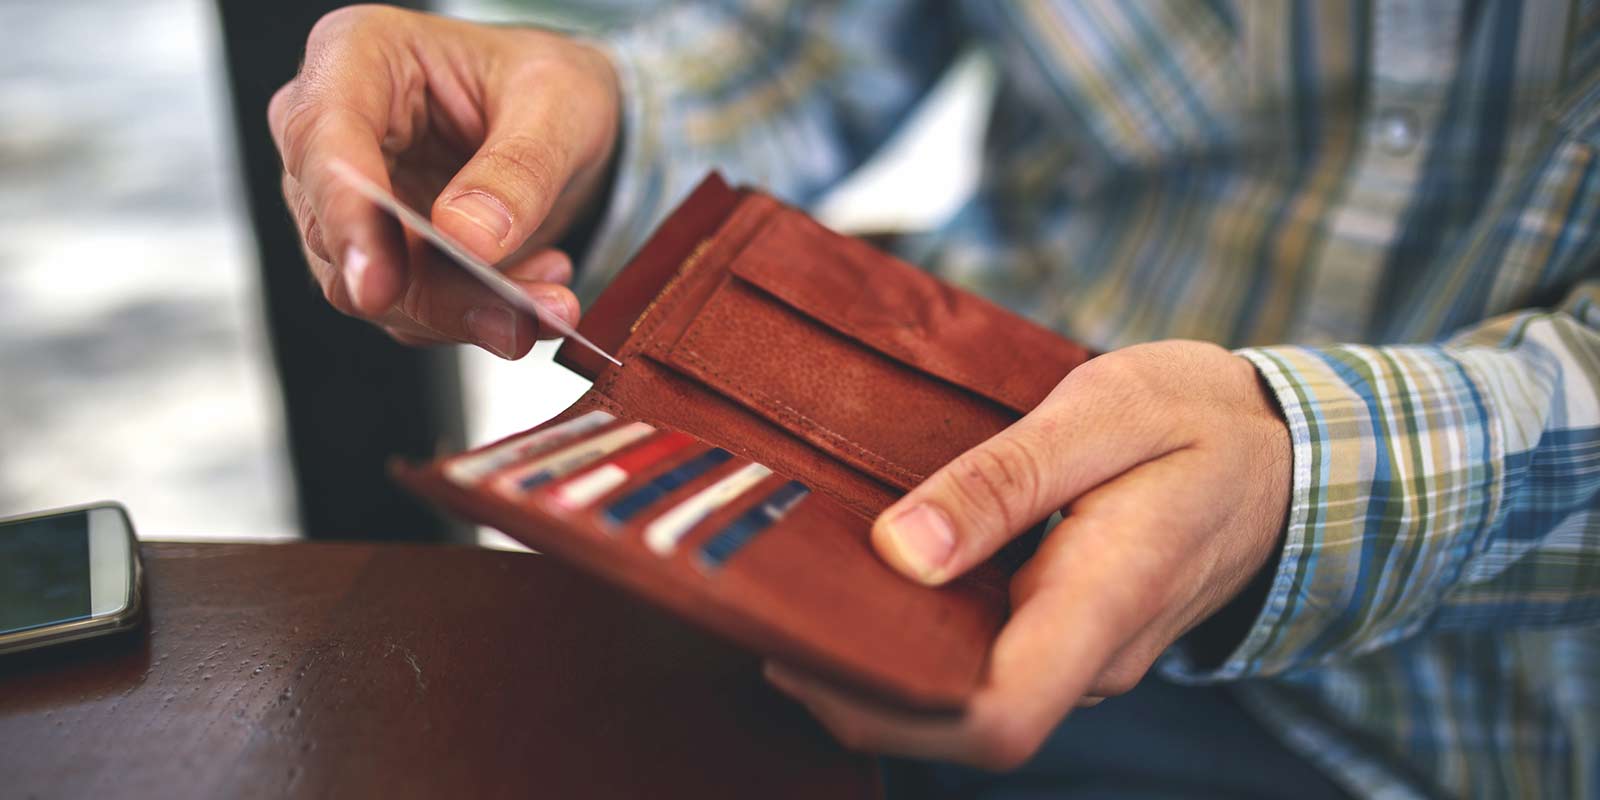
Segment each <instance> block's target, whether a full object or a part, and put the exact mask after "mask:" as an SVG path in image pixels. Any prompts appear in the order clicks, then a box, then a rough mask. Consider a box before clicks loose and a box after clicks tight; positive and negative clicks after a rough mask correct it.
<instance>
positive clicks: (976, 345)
mask: <svg viewBox="0 0 1600 800" xmlns="http://www.w3.org/2000/svg"><path fill="white" fill-rule="evenodd" d="M819 247H820V248H824V249H825V251H826V252H821V253H819V252H817V251H818V249H819ZM730 269H731V270H732V271H733V273H734V274H735V275H738V276H739V277H741V278H743V279H745V280H747V281H749V282H750V283H752V284H755V285H756V286H759V287H761V289H763V290H765V291H766V292H769V293H770V294H772V295H773V296H774V297H777V298H779V299H780V300H782V301H783V302H785V303H787V304H789V305H791V306H794V307H795V308H796V309H798V310H800V311H801V312H803V313H805V314H806V315H807V316H809V317H811V318H813V319H815V320H817V321H819V322H822V323H823V324H825V325H827V326H828V327H830V328H832V329H833V330H835V331H837V332H839V333H842V334H844V335H846V336H849V337H850V338H852V339H855V340H856V341H859V342H861V343H862V344H864V345H866V346H868V347H871V348H873V349H875V350H878V351H879V352H881V353H884V354H885V355H888V356H891V357H893V358H894V359H896V360H899V361H902V362H904V363H906V364H909V365H911V366H914V367H916V368H918V369H920V370H922V371H924V372H926V373H928V374H930V375H934V376H936V377H939V378H942V379H944V380H946V381H949V382H950V383H953V384H955V385H957V386H960V387H962V388H964V389H967V390H968V391H972V392H975V393H977V394H980V395H983V396H984V397H987V398H989V399H990V400H993V401H995V402H997V403H1000V404H1002V405H1004V406H1006V407H1008V408H1010V409H1011V410H1012V411H1015V412H1016V413H1018V414H1025V413H1027V412H1029V411H1031V410H1033V408H1034V406H1037V405H1038V404H1039V402H1040V401H1041V400H1043V399H1044V398H1045V396H1046V395H1047V394H1049V393H1050V390H1051V389H1053V388H1055V385H1056V384H1057V383H1059V382H1060V381H1061V379H1062V378H1064V377H1066V374H1067V372H1068V371H1070V370H1071V369H1072V368H1074V367H1076V366H1077V365H1079V364H1081V363H1083V362H1084V361H1085V360H1086V359H1087V358H1088V356H1089V353H1088V351H1087V350H1085V349H1084V348H1082V347H1080V346H1078V345H1076V344H1073V343H1072V342H1070V341H1068V340H1067V339H1065V338H1062V337H1061V336H1060V335H1058V334H1055V333H1053V332H1051V331H1049V330H1047V329H1045V328H1043V327H1040V326H1039V325H1036V324H1034V323H1032V322H1030V321H1028V320H1026V319H1023V318H1022V317H1019V316H1017V315H1016V314H1013V313H1011V312H1010V311H1007V310H1005V309H1003V308H1001V307H999V306H997V305H995V304H993V303H991V302H989V301H987V300H985V299H983V298H981V297H978V296H977V295H975V294H972V293H970V292H965V291H962V290H960V289H957V288H955V287H953V286H949V285H947V284H944V283H942V282H940V281H939V280H937V279H935V278H934V277H932V276H930V275H928V274H927V273H924V272H923V271H921V270H919V269H917V268H916V267H913V266H911V265H910V264H907V263H905V262H904V261H901V260H899V259H896V258H893V257H890V256H887V255H885V254H883V253H881V252H879V251H877V250H875V249H873V248H872V246H871V245H868V244H866V243H865V242H862V241H859V240H857V239H854V238H851V237H848V236H842V235H840V234H837V233H834V232H833V231H830V230H828V229H827V228H825V227H823V226H822V225H821V224H819V223H817V222H815V221H813V220H812V219H811V218H809V217H807V216H805V215H804V214H801V213H800V212H798V211H794V210H793V209H788V208H785V209H783V210H782V211H780V212H778V213H776V214H774V215H772V217H771V218H770V219H768V221H767V223H766V226H765V228H764V229H763V230H762V231H761V232H760V234H759V235H758V236H756V237H755V238H754V239H753V240H751V242H750V243H749V244H748V245H747V246H746V247H745V248H744V250H743V251H742V252H740V253H739V255H738V257H736V258H735V259H734V260H733V263H732V264H731V265H730Z"/></svg>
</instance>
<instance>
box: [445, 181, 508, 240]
mask: <svg viewBox="0 0 1600 800" xmlns="http://www.w3.org/2000/svg"><path fill="white" fill-rule="evenodd" d="M445 207H446V208H448V209H450V210H451V211H454V212H456V213H457V214H460V215H461V216H463V217H466V218H467V219H469V220H472V222H473V224H475V225H477V226H478V227H480V228H482V229H484V230H486V231H488V232H489V234H490V235H492V236H494V240H495V241H496V242H504V241H505V240H506V237H507V236H509V235H510V234H511V212H510V211H508V210H506V205H505V203H502V202H500V201H499V200H497V199H495V197H494V196H493V195H490V194H487V193H485V192H467V193H466V194H463V195H460V196H458V197H456V198H455V199H453V200H451V201H450V202H449V203H448V204H447V205H446V206H445Z"/></svg>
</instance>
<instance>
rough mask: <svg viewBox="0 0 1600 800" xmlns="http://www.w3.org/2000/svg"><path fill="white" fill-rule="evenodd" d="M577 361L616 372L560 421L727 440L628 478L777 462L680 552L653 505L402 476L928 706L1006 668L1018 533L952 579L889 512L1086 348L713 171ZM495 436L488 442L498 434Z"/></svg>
mask: <svg viewBox="0 0 1600 800" xmlns="http://www.w3.org/2000/svg"><path fill="white" fill-rule="evenodd" d="M579 331H580V332H581V333H583V334H584V335H585V336H587V337H589V338H590V339H592V340H593V341H595V342H596V343H597V344H599V345H600V346H601V347H604V348H606V349H607V350H609V351H610V352H612V353H614V354H615V355H617V356H618V357H619V358H620V359H621V360H622V362H623V366H621V367H616V366H612V365H610V364H608V363H606V362H604V361H603V360H600V359H598V358H596V357H591V356H590V355H589V354H588V353H586V352H585V351H583V350H582V349H580V348H577V347H574V346H572V345H571V344H567V345H564V346H563V347H562V349H561V350H560V351H559V352H558V354H557V359H558V360H559V361H560V362H561V363H563V364H565V365H567V366H568V367H570V368H572V369H573V370H575V371H577V372H579V373H580V374H583V375H585V376H586V377H589V378H591V379H592V380H593V381H594V385H593V387H592V388H591V389H590V391H589V392H588V393H586V394H585V395H584V396H583V397H582V398H581V399H580V400H579V401H578V402H577V403H576V404H575V405H574V406H573V407H572V408H571V409H568V410H567V411H566V412H564V413H563V414H561V415H559V416H558V417H557V418H556V419H555V420H552V421H551V422H549V423H546V425H547V426H548V425H554V424H559V423H560V422H562V421H565V420H567V419H570V418H572V417H574V416H576V415H578V414H581V413H584V412H587V411H591V410H595V409H602V410H605V411H608V412H610V413H612V414H614V415H616V416H617V417H619V418H620V419H622V420H629V421H633V420H638V421H643V422H646V423H649V424H651V425H653V426H655V427H657V428H658V429H662V430H671V431H681V432H683V433H687V434H690V435H692V436H694V437H695V438H697V439H699V440H700V441H701V442H703V443H704V446H702V447H699V448H691V449H690V450H689V451H688V452H684V453H681V454H679V455H677V456H674V457H673V458H671V459H668V460H667V461H665V462H663V463H662V464H661V465H659V467H658V468H656V469H653V470H651V471H650V472H649V473H647V474H645V473H642V474H640V475H636V476H633V477H631V478H630V479H629V481H628V483H627V484H626V485H625V486H624V487H621V488H619V489H617V490H616V491H615V492H614V493H613V495H612V496H620V495H621V494H624V493H626V492H627V491H629V488H630V487H636V486H638V485H639V484H640V483H641V482H642V481H646V480H649V479H650V477H651V476H653V475H658V474H660V473H662V472H664V471H666V470H669V469H671V468H672V466H674V465H676V464H678V463H682V462H685V461H687V460H689V459H691V458H693V457H694V456H695V455H696V454H697V453H698V452H704V450H705V449H706V447H710V446H716V447H721V448H724V449H726V450H728V451H730V452H731V453H733V454H734V455H735V456H736V457H738V458H737V459H736V463H732V464H730V465H729V466H728V467H727V468H726V469H722V470H719V471H716V472H714V473H712V474H707V475H703V476H701V477H700V478H699V479H697V480H695V481H693V482H691V483H689V484H688V485H685V486H681V487H679V488H678V489H677V490H676V491H675V492H674V493H673V495H672V496H671V497H669V498H668V503H669V504H670V502H671V500H672V499H673V498H682V497H687V496H689V495H690V494H692V493H693V492H695V491H697V490H698V489H700V488H703V487H704V486H706V485H708V484H710V483H711V482H713V481H715V480H716V479H717V478H718V477H720V476H722V475H725V474H727V473H728V472H729V471H730V470H732V469H735V468H737V464H738V463H745V462H744V461H743V460H744V459H748V460H749V461H755V462H757V463H761V464H764V465H766V466H767V467H769V468H771V469H772V470H773V472H774V473H775V474H774V475H773V476H772V477H770V478H768V479H767V480H765V481H764V482H763V483H762V484H761V485H760V486H758V487H757V488H756V489H755V490H752V491H750V492H748V493H746V496H747V497H748V500H747V501H743V502H735V503H732V504H730V505H729V506H728V507H725V508H723V509H721V510H720V511H719V512H717V513H714V514H713V515H711V516H710V517H709V518H708V519H706V520H704V521H702V522H701V523H700V524H699V525H697V526H696V527H695V529H694V531H693V532H691V533H690V535H689V537H688V539H687V540H686V542H685V546H684V547H682V548H680V549H679V550H678V551H676V552H675V553H673V554H672V555H670V556H668V557H661V556H658V555H656V554H655V553H654V552H652V551H651V550H650V549H648V548H647V547H646V546H644V544H643V543H642V540H641V537H640V535H639V532H640V531H639V529H640V527H641V526H643V525H645V524H648V520H636V521H632V522H630V523H629V524H628V525H625V526H623V527H622V528H621V529H613V528H611V527H609V526H607V525H605V524H603V523H602V521H601V520H600V519H599V518H598V517H597V515H596V514H595V513H594V512H592V511H589V512H573V511H569V510H566V509H564V508H562V507H560V506H558V505H556V504H553V503H550V502H547V501H540V500H537V499H535V500H531V501H517V500H516V499H515V498H507V497H506V496H504V495H503V494H497V493H496V492H494V491H491V490H489V489H488V488H487V487H486V486H461V485H457V484H455V483H453V482H451V481H450V480H449V479H448V478H447V477H446V476H445V475H444V471H443V467H442V465H443V464H444V463H445V461H446V460H441V461H440V462H436V463H434V464H432V465H425V466H421V467H412V466H407V465H399V466H397V469H396V472H397V475H398V476H399V478H400V479H401V480H402V481H403V482H405V483H406V484H407V485H409V486H411V487H412V488H413V489H415V490H416V491H418V492H420V493H421V494H423V495H425V496H427V497H430V498H432V499H433V500H435V501H437V502H440V503H442V504H443V505H445V506H447V507H449V508H451V509H453V510H454V511H456V512H457V513H460V514H462V515H464V516H466V517H469V518H471V519H474V520H477V521H479V522H484V523H487V524H490V525H493V526H495V527H497V528H499V529H500V530H503V531H505V532H506V533H507V534H509V535H511V536H512V537H514V538H516V539H518V540H519V541H522V542H524V543H526V544H528V545H529V546H531V547H534V548H535V549H539V550H542V551H546V552H550V553H552V554H555V555H557V556H559V557H562V558H565V559H567V560H569V561H572V562H574V563H576V564H577V565H578V566H580V567H582V568H584V569H587V570H589V571H591V572H594V573H596V574H599V575H600V576H602V577H604V578H606V579H608V580H611V581H612V582H614V583H616V584H618V585H620V586H622V587H624V588H626V589H629V590H631V591H633V592H635V593H636V594H638V595H640V596H642V597H644V598H646V599H647V600H650V601H652V602H654V603H657V604H659V605H663V606H665V607H667V608H669V609H672V610H673V611H675V612H677V613H679V614H681V615H683V616H685V617H687V618H688V619H690V620H693V621H695V622H698V623H700V624H702V625H704V626H705V627H707V628H709V629H711V630H713V631H716V632H719V633H721V634H723V635H726V636H728V637H730V638H732V639H733V640H735V641H736V642H738V643H740V644H742V645H744V646H746V647H749V648H751V649H752V650H754V651H755V652H757V653H759V654H761V655H763V656H769V657H776V658H779V659H783V660H786V661H790V662H794V663H797V664H799V665H801V666H803V667H806V668H809V669H812V670H814V671H818V672H821V673H823V674H825V675H828V676H830V677H832V678H834V679H836V680H839V681H842V682H845V683H847V684H850V685H853V686H856V687H859V688H861V689H862V690H864V691H867V692H870V693H872V694H874V695H877V696H878V697H880V698H881V699H884V700H887V701H890V702H894V703H898V704H901V705H904V706H908V707H912V708H921V709H929V710H936V711H937V710H945V711H948V710H953V709H958V708H960V706H961V705H962V703H963V701H964V700H965V699H966V698H967V697H969V696H970V695H971V693H972V691H973V690H974V689H975V688H976V687H977V686H978V685H979V684H980V683H981V681H982V679H983V670H984V664H985V661H986V659H987V654H988V649H989V646H990V644H991V643H992V641H993V639H994V636H995V634H996V633H997V631H998V629H999V626H1000V625H1001V624H1002V623H1003V621H1004V619H1005V615H1006V613H1007V608H1008V599H1007V598H1008V593H1007V581H1008V578H1009V575H1010V573H1011V571H1012V570H1013V569H1014V567H1015V566H1016V564H1017V563H1019V561H1020V559H1022V558H1025V557H1026V555H1027V550H1028V544H1027V542H1026V541H1019V542H1018V543H1017V544H1016V545H1015V546H1014V547H1012V548H1008V549H1007V550H1006V551H1003V552H1002V553H1001V554H1000V555H998V556H996V557H995V558H994V559H992V560H991V561H990V562H989V563H986V564H985V565H983V566H982V567H980V568H978V569H977V570H974V571H973V572H972V573H970V574H968V575H967V576H965V577H963V578H961V579H959V580H957V581H955V582H954V583H952V584H951V585H949V586H946V587H942V588H937V589H935V588H928V587H924V586H920V585H917V584H915V583H913V582H911V581H909V580H907V579H905V578H903V577H901V576H899V575H897V574H896V573H894V572H892V571H891V570H890V569H889V568H888V567H887V566H885V565H884V564H883V563H882V561H881V560H880V559H878V557H877V556H876V554H875V553H874V552H873V551H872V549H871V545H870V542H869V531H870V526H871V521H872V519H873V518H874V517H876V515H877V514H878V513H879V512H880V511H882V510H883V509H884V508H885V507H887V506H888V505H889V504H890V503H892V502H893V501H894V500H895V499H896V498H897V497H899V496H900V494H902V493H903V492H904V491H905V490H908V489H910V488H912V487H913V486H915V485H917V484H918V483H919V482H921V481H922V480H923V479H924V478H925V477H927V476H928V475H929V474H931V473H932V472H933V471H934V470H936V469H938V468H939V467H940V466H941V465H943V464H945V463H947V462H948V461H950V460H951V459H952V458H954V457H955V456H957V455H959V454H960V453H961V452H963V451H965V450H967V449H969V448H971V447H973V446H974V445H976V444H978V443H979V442H981V441H983V440H984V439H986V438H988V437H990V436H992V435H994V434H995V433H997V432H999V431H1000V430H1001V429H1002V428H1004V427H1005V426H1007V425H1009V424H1010V423H1011V422H1013V421H1015V420H1016V419H1017V418H1018V417H1020V416H1021V415H1022V414H1023V413H1026V412H1027V411H1028V410H1029V409H1031V408H1033V407H1034V406H1035V405H1037V404H1038V403H1039V401H1040V400H1042V399H1043V398H1044V396H1045V395H1046V394H1047V393H1048V392H1049V391H1050V390H1051V389H1052V388H1053V387H1054V386H1055V385H1056V383H1058V382H1059V381H1060V380H1061V378H1062V377H1063V376H1065V375H1066V374H1067V372H1068V371H1070V370H1071V369H1073V368H1074V367H1076V366H1077V365H1079V364H1081V363H1083V362H1084V361H1085V360H1087V359H1088V358H1089V357H1090V355H1091V354H1090V353H1089V352H1087V351H1086V350H1085V349H1084V348H1082V347H1080V346H1078V345H1076V344H1074V343H1072V342H1070V341H1067V340H1066V339H1063V338H1061V337H1060V336H1057V335H1056V334H1054V333H1052V332H1050V331H1048V330H1046V329H1044V328H1041V327H1039V326H1037V325H1034V324H1033V323H1031V322H1028V321H1027V320H1024V319H1022V318H1020V317H1018V316H1016V315H1014V314H1012V313H1010V312H1008V311H1006V310H1004V309H1002V308H1000V307H998V306H995V305H994V304H992V303H989V302H988V301H986V300H984V299H982V298H980V297H977V296H976V295H973V294H971V293H969V292H966V291H963V290H961V289H959V288H956V287H953V286H950V285H948V284H945V283H942V282H940V281H938V280H936V279H934V278H932V277H930V276H929V275H927V274H925V273H923V272H921V271H920V270H917V269H916V268H915V267H912V266H910V265H908V264H905V263H903V262H901V261H898V260H897V259H894V258H893V257H891V256H888V255H886V254H884V253H881V252H879V251H877V250H875V249H873V248H872V247H870V246H868V245H866V244H864V243H862V242H860V241H857V240H855V239H851V238H848V237H844V236H841V235H838V234H836V233H833V232H832V231H829V230H827V229H826V228H824V227H823V226H821V225H819V224H817V223H816V222H815V221H813V220H811V219H810V218H809V217H807V216H806V215H805V214H804V213H802V212H800V211H798V210H796V209H793V208H790V207H788V206H785V205H783V204H782V203H780V202H778V201H777V200H775V199H773V198H771V197H770V196H767V195H765V194H762V193H760V192H757V191H751V190H734V189H731V188H729V187H728V186H727V185H726V184H725V183H724V182H723V181H722V180H721V179H720V178H719V177H718V176H716V175H712V176H710V177H709V178H707V179H706V181H705V182H704V183H702V185H701V186H700V187H699V188H698V189H697V190H696V191H695V192H694V193H693V194H692V195H691V196H690V197H689V198H688V199H687V200H686V201H685V203H684V204H683V205H682V206H681V207H680V208H679V209H678V210H677V211H676V212H675V213H674V214H673V215H672V216H671V217H670V218H669V219H668V220H667V221H666V222H665V223H664V224H663V225H662V227H661V228H660V229H659V230H658V232H657V233H656V235H655V236H654V237H653V238H652V239H651V240H650V242H648V243H647V244H646V245H645V246H644V247H643V248H642V249H641V250H640V252H639V254H638V255H637V256H636V257H635V259H634V260H633V261H632V262H630V264H629V265H628V266H627V267H626V268H625V269H624V270H623V271H622V273H621V274H619V276H618V277H617V279H616V280H615V281H613V283H612V285H611V286H610V287H609V288H608V289H607V291H606V292H605V293H604V294H602V296H601V297H600V298H598V299H597V300H596V302H595V303H594V304H593V306H592V307H591V309H590V311H589V313H588V314H587V315H586V316H585V317H584V319H583V321H582V323H580V325H579ZM493 446H494V445H489V446H488V447H493ZM789 480H798V481H800V482H802V483H804V484H805V485H806V486H807V487H809V488H810V489H811V490H812V492H811V494H809V495H808V496H806V497H805V498H804V499H803V500H801V501H800V503H799V504H798V505H797V506H795V507H794V509H793V511H792V512H791V513H789V514H788V515H787V516H784V517H783V518H782V519H781V520H779V521H778V522H777V523H776V524H775V525H774V526H773V527H772V528H771V529H770V530H768V531H766V532H765V533H763V534H761V535H760V536H758V537H756V538H754V539H753V540H752V541H751V542H750V544H749V545H748V546H747V547H745V548H743V549H742V550H740V551H739V552H738V554H737V555H736V556H735V557H733V558H732V559H731V560H730V561H729V562H728V563H727V564H726V565H724V566H723V567H722V568H720V569H717V570H714V571H708V570H707V569H706V568H705V567H704V565H703V564H698V563H695V562H694V560H693V556H692V553H693V552H694V550H695V546H696V544H698V543H703V542H704V540H705V539H706V538H707V537H709V536H710V535H711V534H712V533H713V532H715V531H716V530H718V529H720V528H721V527H723V526H724V525H726V524H727V523H729V522H730V521H732V520H733V519H734V518H736V517H738V516H739V515H740V514H741V513H743V512H744V511H746V510H748V508H749V507H750V505H751V503H754V502H758V501H759V498H760V497H761V496H762V495H764V494H766V492H767V490H770V489H774V488H776V487H778V486H781V485H783V484H784V483H785V482H787V481H789Z"/></svg>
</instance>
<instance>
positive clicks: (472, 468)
mask: <svg viewBox="0 0 1600 800" xmlns="http://www.w3.org/2000/svg"><path fill="white" fill-rule="evenodd" d="M616 420H617V418H616V416H615V415H613V414H611V413H610V412H607V411H601V410H598V409H596V410H592V411H587V412H584V413H582V414H579V415H577V416H575V417H572V418H570V419H566V420H563V421H561V422H558V423H556V424H554V425H545V426H541V427H538V428H535V429H533V430H531V431H525V432H523V433H519V434H516V435H514V436H508V437H506V438H504V439H501V440H500V441H498V442H495V443H493V444H489V445H485V446H483V447H479V448H477V449H475V450H469V451H467V452H465V453H462V454H460V455H457V456H453V457H451V458H450V459H448V460H446V461H445V462H444V466H443V472H444V475H445V477H446V478H448V479H450V480H451V481H453V482H455V483H456V484H457V485H460V486H472V485H474V484H476V483H478V482H479V481H481V480H483V479H485V478H487V477H489V476H490V475H492V474H494V473H496V472H499V471H501V470H503V469H506V468H507V467H511V466H515V465H516V464H518V463H521V462H524V461H527V460H528V459H531V458H536V457H538V456H539V455H540V454H542V453H547V452H550V451H553V450H554V449H556V448H557V447H560V446H562V445H566V444H568V443H570V442H573V441H576V440H577V439H578V438H580V437H582V436H584V435H587V434H589V433H592V432H594V431H598V430H600V429H601V428H604V427H606V426H607V425H610V424H612V423H614V422H616Z"/></svg>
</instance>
